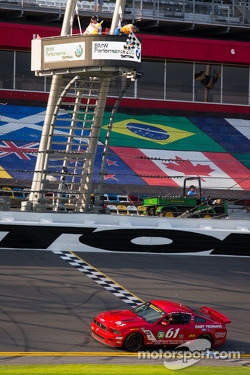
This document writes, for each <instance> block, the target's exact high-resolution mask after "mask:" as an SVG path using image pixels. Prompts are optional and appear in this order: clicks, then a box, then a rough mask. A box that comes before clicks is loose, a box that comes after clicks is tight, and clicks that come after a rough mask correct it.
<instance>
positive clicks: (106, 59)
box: [24, 0, 141, 212]
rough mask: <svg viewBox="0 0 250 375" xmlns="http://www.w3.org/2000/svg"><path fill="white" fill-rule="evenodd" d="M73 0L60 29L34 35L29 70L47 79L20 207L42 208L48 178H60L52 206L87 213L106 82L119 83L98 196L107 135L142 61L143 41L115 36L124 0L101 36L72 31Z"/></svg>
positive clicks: (99, 191) (118, 3)
mask: <svg viewBox="0 0 250 375" xmlns="http://www.w3.org/2000/svg"><path fill="white" fill-rule="evenodd" d="M76 3H77V0H69V1H68V2H67V6H66V10H65V16H64V20H63V25H62V29H61V34H60V36H58V37H49V38H40V37H39V36H36V37H34V39H33V40H32V49H31V70H32V71H34V72H35V75H36V76H43V77H44V76H46V77H48V79H51V88H50V93H49V98H48V102H47V108H46V114H45V119H44V124H43V131H42V135H41V140H40V145H39V150H38V156H37V161H36V166H35V171H34V176H33V180H32V185H31V193H30V196H29V201H28V202H26V206H25V209H24V210H33V211H41V210H42V207H43V202H44V193H45V188H46V183H47V181H48V178H49V177H50V176H53V178H54V179H55V180H57V181H58V191H57V192H56V194H55V197H54V198H53V210H54V211H59V210H60V207H61V206H62V204H63V202H65V201H67V202H68V204H70V203H72V205H73V206H74V211H76V212H89V208H90V201H91V193H92V175H93V168H94V162H95V157H96V151H97V147H98V142H99V135H100V129H101V126H102V120H103V114H104V110H105V106H106V100H107V95H108V91H109V86H110V82H111V80H113V79H117V77H120V78H121V82H122V86H121V90H120V94H119V97H118V98H117V100H116V102H115V104H114V107H113V110H112V112H111V117H110V120H109V126H108V127H107V130H106V141H105V144H104V149H103V154H102V163H101V168H100V172H99V184H98V188H97V197H98V194H100V193H101V185H102V181H103V176H104V174H105V163H106V158H107V153H108V146H109V137H110V134H111V131H112V124H113V120H114V116H115V113H116V111H117V108H118V106H119V103H120V101H121V99H122V97H123V95H124V94H125V92H126V90H127V88H128V87H129V85H130V83H131V81H133V80H134V79H136V76H137V72H138V69H139V68H140V64H141V44H140V41H139V40H138V39H137V38H136V36H135V35H134V34H133V33H131V34H129V35H119V36H116V35H114V31H115V28H116V27H117V26H119V24H120V23H121V20H122V14H123V10H124V7H125V0H117V1H116V5H115V10H114V14H113V19H112V24H111V28H110V30H109V32H108V33H107V34H105V35H103V34H101V35H99V34H97V35H87V36H85V35H83V34H82V32H81V30H80V33H79V34H74V35H73V34H72V25H73V19H74V17H75V13H76Z"/></svg>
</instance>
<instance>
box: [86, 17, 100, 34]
mask: <svg viewBox="0 0 250 375" xmlns="http://www.w3.org/2000/svg"><path fill="white" fill-rule="evenodd" d="M102 22H103V21H101V22H100V23H98V18H97V17H96V16H92V17H91V19H90V23H89V25H88V27H87V28H86V30H85V31H84V33H83V35H97V34H101V33H102Z"/></svg>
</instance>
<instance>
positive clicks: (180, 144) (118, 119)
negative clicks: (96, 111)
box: [100, 112, 225, 152]
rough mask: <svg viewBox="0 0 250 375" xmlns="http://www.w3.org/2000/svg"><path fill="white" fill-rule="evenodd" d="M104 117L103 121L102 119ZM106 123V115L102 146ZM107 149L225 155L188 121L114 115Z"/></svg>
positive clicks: (219, 147) (167, 117) (166, 117)
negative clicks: (130, 148)
mask: <svg viewBox="0 0 250 375" xmlns="http://www.w3.org/2000/svg"><path fill="white" fill-rule="evenodd" d="M106 116H107V117H106ZM105 119H109V115H108V113H107V112H106V113H105V118H104V122H103V126H102V128H101V133H100V140H101V141H102V142H103V143H104V142H105V138H106V133H107V128H108V122H107V123H106V124H105V121H107V120H105ZM109 145H110V146H111V147H112V146H114V147H132V148H141V149H145V148H147V149H159V150H181V151H200V152H202V151H207V152H225V150H224V148H222V147H221V146H220V145H219V144H218V143H217V142H215V141H214V140H213V139H211V138H210V137H209V136H207V135H206V134H205V133H204V132H203V131H202V130H201V129H199V128H198V127H197V126H195V125H194V124H193V123H192V122H191V121H190V120H189V119H188V118H186V117H179V116H162V115H150V116H133V117H131V116H129V115H126V114H121V113H117V115H116V116H115V121H114V123H113V126H112V132H111V137H110V143H109Z"/></svg>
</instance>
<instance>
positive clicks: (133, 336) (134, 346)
mask: <svg viewBox="0 0 250 375" xmlns="http://www.w3.org/2000/svg"><path fill="white" fill-rule="evenodd" d="M142 345H143V337H142V335H141V334H140V333H136V332H134V333H130V335H128V336H127V337H126V339H125V341H124V344H123V347H124V349H126V350H127V351H129V352H137V351H138V350H139V349H140V348H141V347H142Z"/></svg>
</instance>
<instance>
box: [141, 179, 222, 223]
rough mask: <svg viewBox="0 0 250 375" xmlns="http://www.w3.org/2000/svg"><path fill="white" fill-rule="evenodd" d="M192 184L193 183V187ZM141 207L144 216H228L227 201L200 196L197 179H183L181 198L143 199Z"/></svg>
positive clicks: (199, 181) (200, 190)
mask: <svg viewBox="0 0 250 375" xmlns="http://www.w3.org/2000/svg"><path fill="white" fill-rule="evenodd" d="M192 183H195V185H193V184H192ZM190 184H191V185H190ZM197 185H198V186H197ZM190 188H191V189H190ZM196 189H197V190H196ZM143 207H144V208H145V211H144V212H145V215H149V216H160V217H169V218H172V217H178V218H180V217H183V218H184V217H191V218H211V217H217V218H218V217H219V218H223V217H226V216H227V215H228V202H227V201H224V200H223V199H221V198H216V199H215V198H210V197H209V198H205V197H203V196H202V189H201V179H200V178H199V177H188V178H185V180H184V184H183V195H182V196H158V197H154V198H145V199H143Z"/></svg>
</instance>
